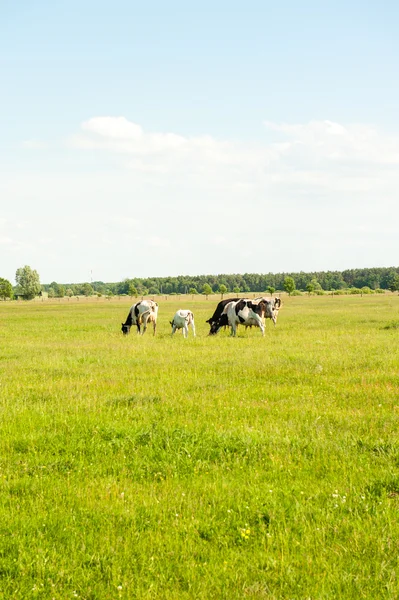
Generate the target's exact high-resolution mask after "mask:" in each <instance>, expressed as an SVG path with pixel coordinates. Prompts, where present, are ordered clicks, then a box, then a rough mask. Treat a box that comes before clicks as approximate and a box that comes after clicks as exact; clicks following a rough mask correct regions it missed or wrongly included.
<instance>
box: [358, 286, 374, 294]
mask: <svg viewBox="0 0 399 600" xmlns="http://www.w3.org/2000/svg"><path fill="white" fill-rule="evenodd" d="M360 291H361V292H362V294H374V290H371V289H370V288H369V287H368V286H367V285H364V286H363V287H362V288H361V289H360Z"/></svg>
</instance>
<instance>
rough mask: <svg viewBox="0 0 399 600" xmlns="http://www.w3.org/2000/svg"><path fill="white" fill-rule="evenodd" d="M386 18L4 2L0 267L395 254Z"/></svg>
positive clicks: (394, 49)
mask: <svg viewBox="0 0 399 600" xmlns="http://www.w3.org/2000/svg"><path fill="white" fill-rule="evenodd" d="M398 17H399V8H398V6H397V5H396V3H395V4H394V3H393V2H386V3H385V5H381V4H378V5H377V3H354V2H350V3H347V2H346V3H344V2H325V3H321V2H304V3H298V2H292V1H288V2H285V3H278V4H277V3H272V2H267V1H264V2H248V3H246V4H245V5H244V4H243V3H238V2H224V1H220V2H212V3H211V2H202V3H201V4H200V5H198V6H197V7H190V6H189V3H187V2H185V3H183V2H173V1H171V2H169V3H164V2H152V3H137V2H132V1H131V2H127V1H126V2H125V1H120V0H119V1H118V0H117V1H115V2H113V3H109V2H92V1H90V0H88V1H85V2H77V1H75V0H71V1H69V2H65V1H64V0H60V1H59V2H56V3H54V2H48V1H44V0H42V1H31V2H27V1H25V0H22V1H21V2H19V3H14V4H13V5H12V4H11V3H7V5H6V4H5V3H0V70H1V81H0V207H1V212H0V257H1V258H0V277H6V278H7V279H10V281H12V282H13V283H14V277H15V271H16V269H17V268H18V267H20V266H23V265H25V264H29V265H30V266H31V267H32V268H35V269H37V271H38V272H39V274H40V277H41V281H42V282H44V283H46V282H50V281H53V280H56V281H59V282H78V281H87V280H89V278H90V277H91V276H93V278H94V279H99V280H103V281H118V280H121V279H123V278H125V277H133V276H157V275H176V274H199V273H221V272H229V273H231V272H250V271H251V272H252V271H256V272H269V271H274V272H275V271H297V270H298V271H299V270H304V271H310V270H317V269H320V270H322V269H323V270H327V269H345V268H350V267H364V266H370V267H371V266H390V265H397V264H398V258H397V257H398V251H399V236H398V235H397V222H398V217H399V203H398V201H397V198H398V194H397V190H398V189H399V185H398V184H399V172H398V167H399V119H398V111H397V106H398V105H399V84H398V78H397V65H398V54H399V52H398V51H399V41H398V36H397V23H398Z"/></svg>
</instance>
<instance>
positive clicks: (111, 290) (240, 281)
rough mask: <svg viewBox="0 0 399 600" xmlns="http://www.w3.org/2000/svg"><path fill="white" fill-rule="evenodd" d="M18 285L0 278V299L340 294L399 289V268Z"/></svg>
mask: <svg viewBox="0 0 399 600" xmlns="http://www.w3.org/2000/svg"><path fill="white" fill-rule="evenodd" d="M15 281H16V285H15V286H12V284H11V282H9V281H8V280H7V279H3V278H0V298H3V299H7V298H24V299H26V300H29V299H32V298H34V297H36V296H38V295H39V294H40V293H43V292H45V293H46V294H48V296H49V297H50V298H51V297H56V298H62V297H64V296H81V295H84V296H92V295H93V294H97V295H102V296H114V295H127V296H145V295H159V294H164V295H170V294H206V295H208V294H213V293H221V294H225V293H237V294H238V293H242V292H244V293H245V292H254V293H258V292H259V293H260V292H266V291H268V292H269V293H274V292H275V291H286V292H288V293H289V294H292V293H295V291H296V290H299V291H301V292H308V293H323V292H324V291H336V292H340V291H341V292H342V291H343V290H352V291H355V290H363V291H364V292H367V291H378V290H391V291H396V290H399V267H375V268H369V269H367V268H366V269H347V270H345V271H313V272H305V271H300V272H299V273H296V272H294V273H267V274H261V273H244V274H238V273H235V274H221V275H195V276H188V275H179V276H177V277H146V278H140V277H133V278H126V279H124V280H123V281H120V282H113V283H105V282H103V281H92V282H90V283H89V282H84V283H57V282H56V281H52V282H51V283H48V284H41V283H40V277H39V274H38V273H37V271H36V270H33V269H32V268H31V267H29V266H27V265H26V266H25V267H21V268H20V269H18V270H17V272H16V275H15Z"/></svg>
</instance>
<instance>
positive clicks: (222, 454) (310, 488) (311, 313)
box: [0, 296, 399, 600]
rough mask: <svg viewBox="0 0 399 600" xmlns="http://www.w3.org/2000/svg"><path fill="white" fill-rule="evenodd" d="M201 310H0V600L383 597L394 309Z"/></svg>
mask: <svg viewBox="0 0 399 600" xmlns="http://www.w3.org/2000/svg"><path fill="white" fill-rule="evenodd" d="M214 306H215V303H214V302H210V301H208V302H207V301H205V300H202V299H201V300H196V299H187V300H185V301H181V300H180V301H179V302H178V303H177V302H176V301H171V300H170V299H169V300H168V301H166V302H161V303H160V313H159V322H158V333H157V336H156V337H155V338H154V337H153V336H152V332H151V331H150V330H149V331H148V332H147V333H146V335H145V336H143V337H138V336H136V335H135V334H134V333H132V334H130V336H127V337H123V336H122V334H121V332H120V324H121V322H122V321H124V320H125V317H126V315H127V312H128V308H129V303H128V301H115V302H107V303H99V302H85V303H80V304H77V303H75V304H72V303H70V304H68V303H64V304H63V303H48V304H46V303H41V304H34V303H1V304H0V343H1V346H0V411H1V429H0V449H1V452H0V598H4V599H7V600H8V599H9V598H10V599H11V598H15V599H17V598H18V599H27V598H46V599H47V598H55V599H57V600H58V599H60V600H61V599H66V598H84V599H93V600H94V599H96V600H97V599H103V598H104V599H114V598H115V599H116V598H137V599H150V598H151V599H152V598H159V599H174V598H179V599H185V598H187V599H189V598H190V599H191V598H200V599H210V598H215V599H216V598H218V599H219V598H225V599H226V600H227V599H229V600H231V599H242V598H248V599H251V598H252V599H255V598H268V599H287V600H288V599H306V598H312V599H316V598H317V599H319V598H326V599H327V598H331V599H336V598H345V599H346V598H354V599H355V598H356V599H358V598H370V599H376V598H386V599H393V598H397V597H399V586H398V581H397V580H398V575H399V573H398V539H399V525H398V508H399V438H398V415H399V400H398V384H399V372H398V366H399V361H398V358H399V356H398V350H399V337H398V331H397V329H396V328H394V327H392V326H390V325H391V324H392V323H393V322H396V321H397V319H398V310H399V298H398V297H396V296H382V297H381V296H378V297H377V296H372V297H362V298H361V297H334V298H331V297H294V298H286V299H285V303H284V307H283V309H282V310H281V312H280V316H279V322H278V325H277V327H276V328H275V329H274V328H273V326H272V325H271V324H270V321H268V322H267V326H266V335H265V337H264V338H262V336H261V335H260V332H259V330H258V329H252V330H247V331H246V332H245V330H244V329H239V334H238V337H237V338H235V339H232V338H230V337H229V336H228V333H227V332H223V331H222V332H221V333H220V334H219V335H218V336H216V337H207V333H208V329H209V328H208V326H207V325H206V323H205V320H206V319H207V318H208V317H209V316H210V315H211V314H212V312H213V309H214ZM177 308H192V309H193V311H194V314H195V320H196V327H197V333H198V336H197V338H195V339H194V338H192V337H189V338H188V339H187V340H184V339H183V337H182V335H181V334H178V333H177V334H176V335H175V336H174V338H171V337H170V325H169V319H170V318H171V317H172V316H173V314H174V312H175V310H176V309H177ZM189 335H191V332H190V334H189Z"/></svg>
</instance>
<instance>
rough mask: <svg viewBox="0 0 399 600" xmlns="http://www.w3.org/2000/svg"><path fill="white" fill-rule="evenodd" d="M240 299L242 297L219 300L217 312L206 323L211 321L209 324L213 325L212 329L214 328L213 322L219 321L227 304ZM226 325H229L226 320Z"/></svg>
mask: <svg viewBox="0 0 399 600" xmlns="http://www.w3.org/2000/svg"><path fill="white" fill-rule="evenodd" d="M239 300H240V298H225V299H224V300H221V301H220V302H219V304H218V305H217V307H216V308H215V312H214V313H213V315H212V316H211V318H210V319H208V320H207V321H206V323H209V325H210V326H211V329H212V325H213V323H216V322H217V321H219V319H220V317H221V316H222V313H223V311H224V309H225V307H226V305H227V304H230V302H238V301H239ZM226 325H227V322H226ZM218 331H219V330H218Z"/></svg>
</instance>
